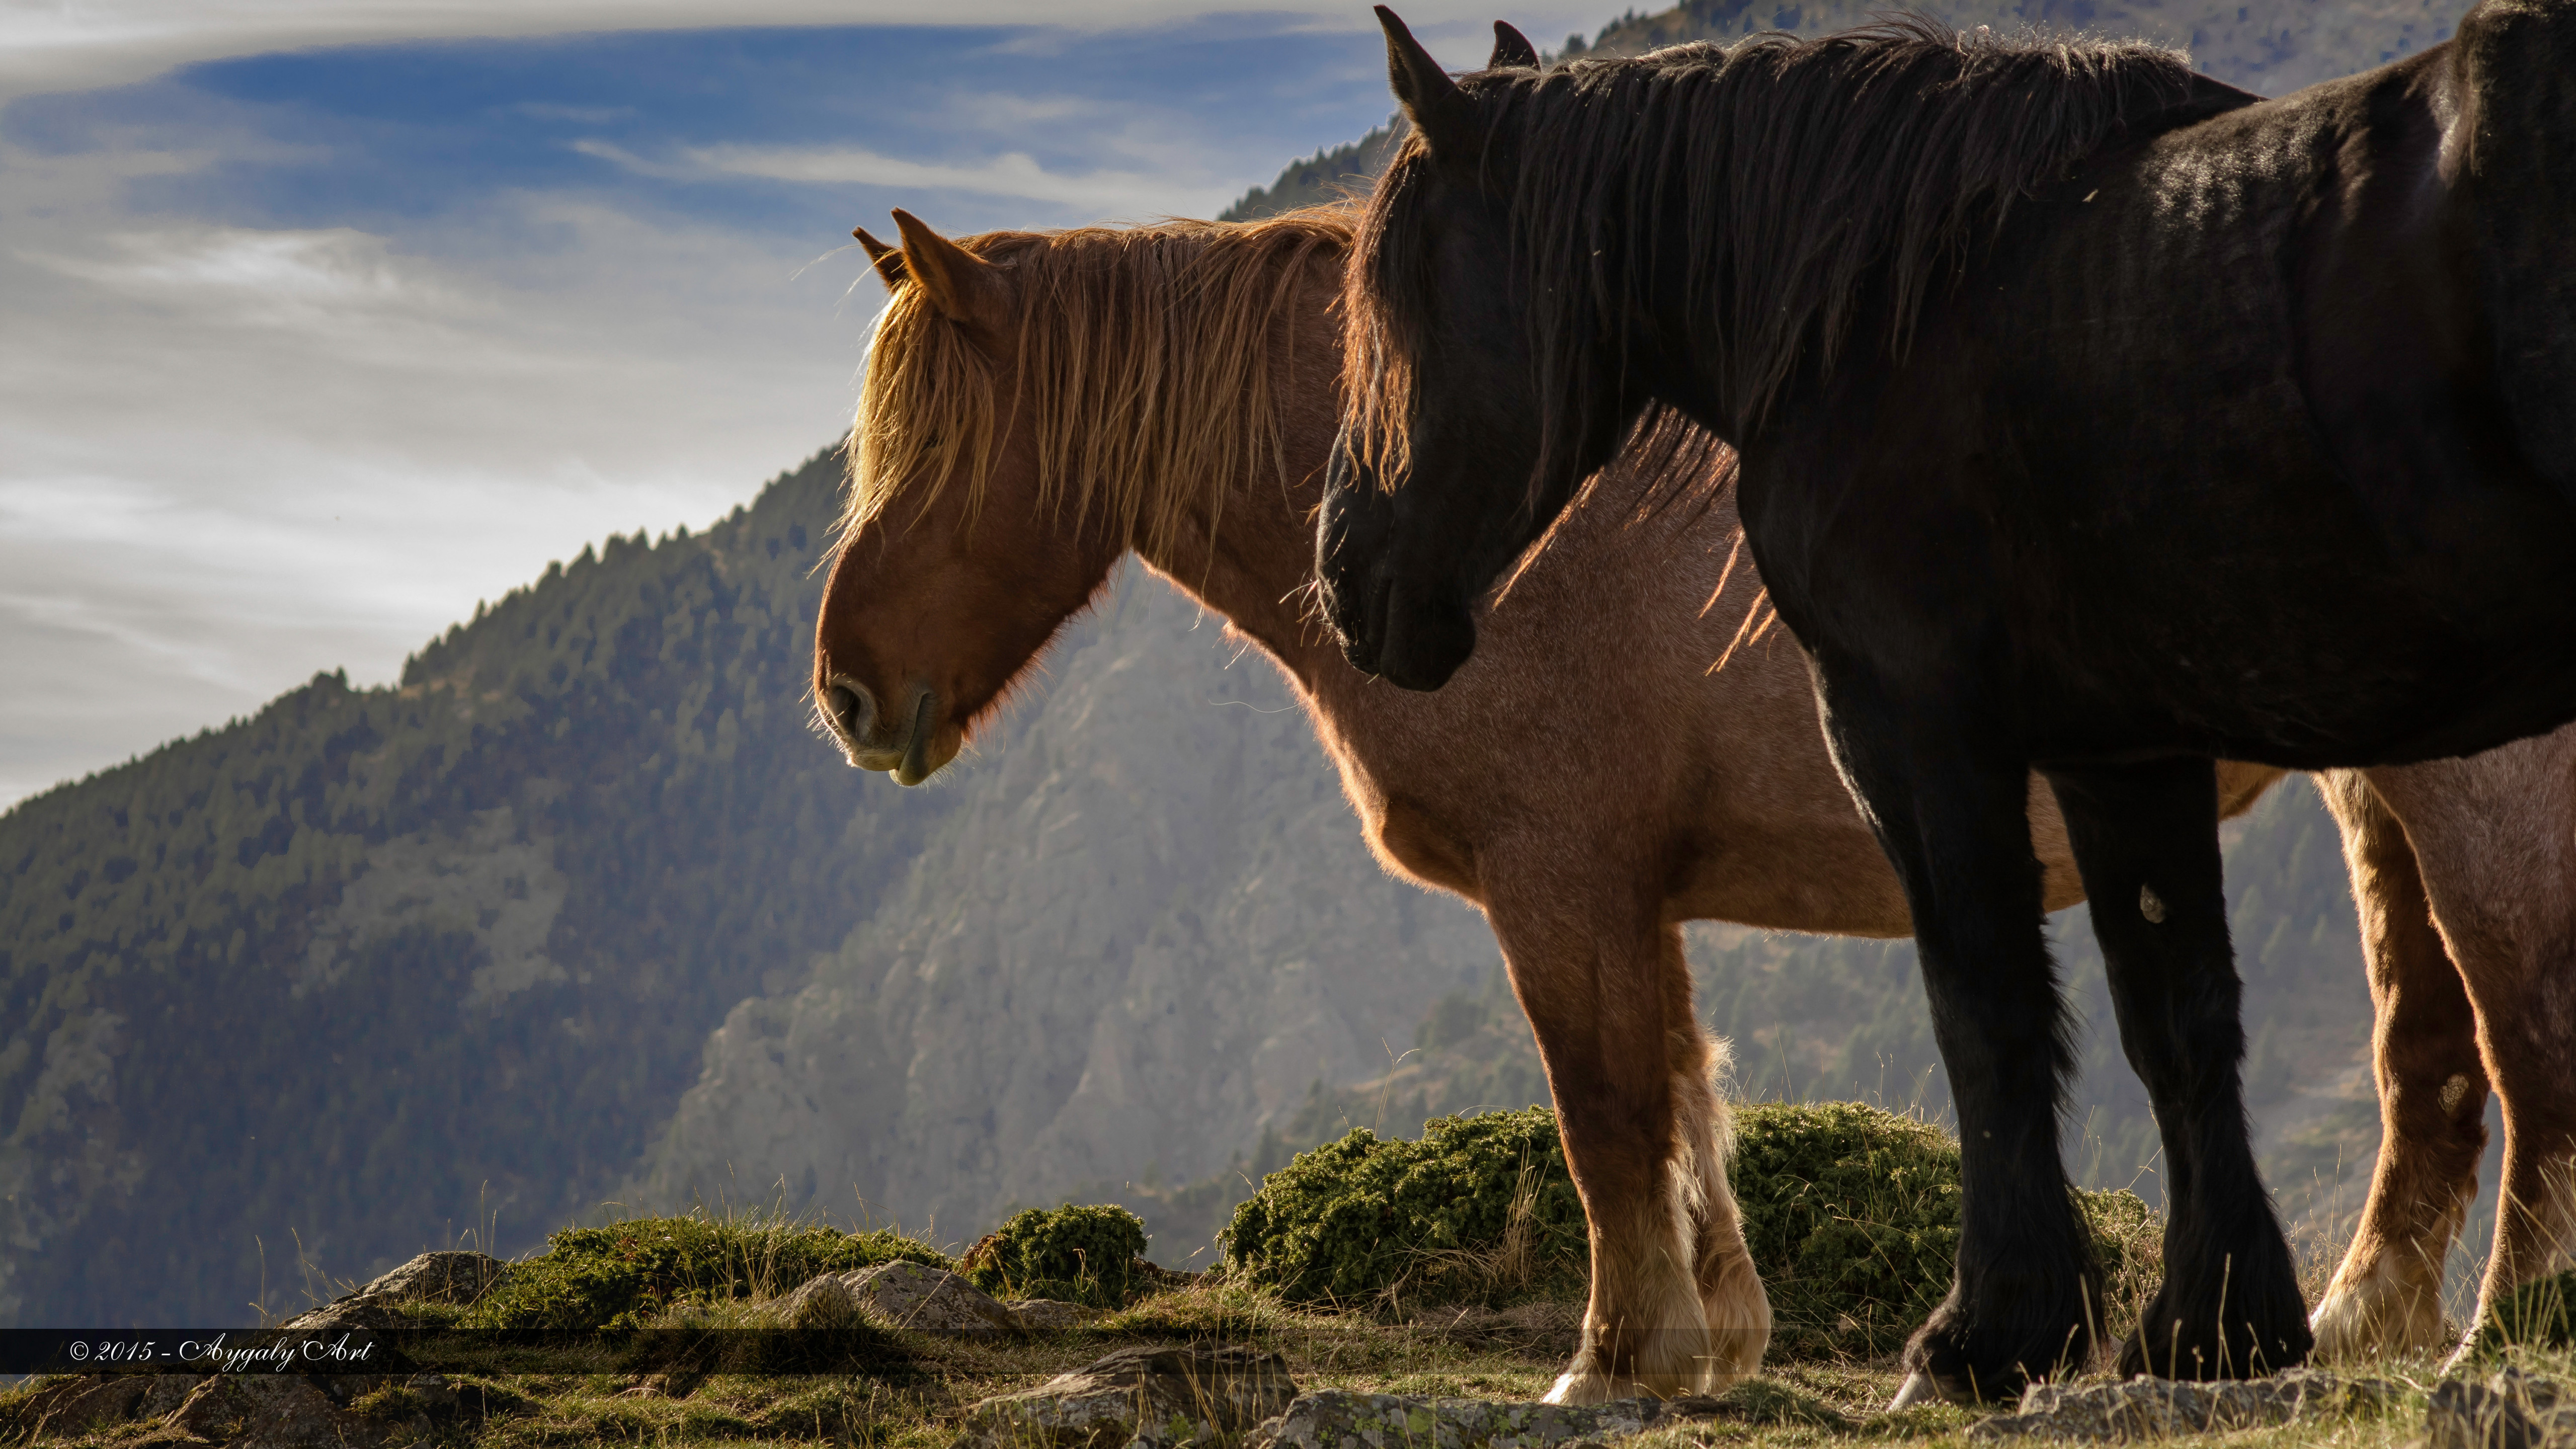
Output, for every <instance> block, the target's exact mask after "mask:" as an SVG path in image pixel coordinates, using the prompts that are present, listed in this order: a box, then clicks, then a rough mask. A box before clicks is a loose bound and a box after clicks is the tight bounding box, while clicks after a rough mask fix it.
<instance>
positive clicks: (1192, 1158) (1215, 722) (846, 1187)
mask: <svg viewBox="0 0 2576 1449" xmlns="http://www.w3.org/2000/svg"><path fill="white" fill-rule="evenodd" d="M1221 625H1222V620H1217V619H1213V618H1210V617H1208V616H1206V615H1203V614H1202V613H1201V612H1200V611H1199V610H1198V609H1197V608H1196V607H1195V606H1194V605H1192V604H1191V603H1190V602H1189V601H1188V600H1186V599H1184V598H1182V597H1181V596H1179V595H1178V594H1176V593H1174V592H1173V591H1172V590H1171V589H1170V588H1168V587H1166V586H1165V585H1164V584H1162V583H1161V582H1160V581H1159V580H1156V579H1154V578H1152V577H1150V576H1148V575H1146V574H1144V573H1143V572H1142V571H1141V570H1137V569H1133V568H1131V569H1129V570H1128V571H1126V572H1125V573H1124V574H1123V575H1122V577H1121V578H1120V580H1119V582H1118V586H1117V589H1116V591H1115V593H1114V594H1113V596H1112V598H1111V600H1110V601H1109V602H1107V603H1106V604H1104V605H1103V606H1102V608H1101V609H1100V610H1099V612H1098V613H1097V614H1096V615H1095V617H1094V618H1093V619H1091V620H1090V621H1087V622H1086V623H1085V624H1084V625H1082V626H1079V627H1078V630H1077V632H1076V634H1075V635H1074V637H1072V638H1069V639H1067V640H1066V641H1064V642H1063V643H1062V644H1060V645H1059V647H1058V649H1057V651H1056V653H1055V655H1054V656H1053V658H1052V660H1051V661H1050V664H1049V666H1048V673H1049V674H1050V676H1051V677H1052V684H1051V687H1050V688H1049V690H1048V691H1047V693H1046V695H1045V696H1044V697H1043V698H1042V699H1041V700H1039V701H1037V702H1036V703H1034V704H1032V705H1030V706H1028V707H1027V708H1026V709H1025V710H1024V711H1023V713H1022V715H1021V717H1020V718H1019V719H1017V720H1015V721H1014V722H1012V724H1011V725H1010V726H1009V727H1008V728H1007V729H1006V730H1004V731H1003V732H1001V733H1000V734H999V735H998V736H997V737H994V738H990V739H988V740H987V741H986V742H985V743H984V744H983V746H982V747H981V752H982V758H979V759H975V760H972V761H966V762H961V763H962V764H963V766H964V768H962V769H959V768H958V767H957V766H952V767H951V769H952V770H956V771H957V778H956V779H955V781H954V782H953V784H951V785H950V787H949V788H950V790H951V792H952V793H953V797H954V799H955V803H954V804H953V805H952V806H951V807H950V809H949V812H948V814H947V816H946V818H945V819H944V820H942V821H941V822H940V824H939V825H938V827H937V828H936V829H935V830H934V831H933V832H932V835H931V838H930V839H929V841H928V843H927V845H926V846H925V847H924V849H923V850H922V852H921V854H920V855H919V856H918V857H917V858H915V860H914V861H913V862H912V865H911V868H910V871H909V874H908V875H907V876H906V878H905V879H904V881H903V883H902V885H901V886H900V888H899V889H897V890H896V891H894V892H893V893H892V894H891V895H890V896H889V897H888V898H887V899H886V901H885V902H884V904H883V905H882V906H880V907H879V909H878V911H877V913H876V914H875V916H874V917H873V918H872V919H870V920H868V921H867V922H865V923H864V924H862V925H860V926H859V927H858V928H857V929H856V930H853V931H852V932H851V933H850V934H849V936H848V937H847V938H845V939H844V940H843V941H842V942H841V943H840V947H839V949H838V950H837V951H836V952H834V953H833V954H831V955H829V956H826V957H823V958H821V959H819V960H817V961H816V962H815V965H814V968H813V971H812V973H811V975H810V976H809V977H808V978H807V979H806V980H805V981H804V982H803V983H802V984H801V985H799V986H797V987H796V988H794V989H792V990H787V991H780V992H775V993H771V994H768V995H765V996H762V997H760V998H756V999H753V1000H749V1001H745V1002H744V1003H743V1004H742V1005H741V1006H739V1007H737V1008H736V1009H735V1011H734V1012H733V1014H732V1015H731V1016H730V1017H729V1018H727V1020H726V1022H725V1024H724V1027H723V1029H722V1030H720V1031H718V1032H717V1033H716V1034H715V1036H714V1037H713V1038H712V1039H711V1040H710V1041H709V1043H708V1047H707V1057H706V1066H705V1072H704V1075H703V1076H702V1078H701V1079H700V1081H699V1083H698V1085H697V1086H695V1087H693V1088H691V1089H690V1091H689V1094H688V1096H687V1098H686V1099H685V1100H684V1101H683V1103H682V1104H681V1107H680V1110H679V1113H678V1115H677V1116H676V1118H675V1119H674V1121H673V1123H672V1125H671V1129H670V1131H669V1133H668V1135H667V1136H666V1137H665V1138H664V1140H663V1141H662V1143H661V1144H660V1145H659V1147H658V1148H657V1150H656V1154H655V1156H654V1158H653V1160H652V1162H651V1163H650V1164H649V1167H648V1170H647V1172H646V1173H645V1174H644V1177H643V1180H642V1181H641V1182H640V1183H639V1184H638V1187H637V1191H636V1197H637V1199H638V1200H640V1201H644V1202H649V1203H653V1204H656V1205H661V1206H678V1205H681V1204H685V1203H687V1202H689V1201H691V1200H693V1199H695V1200H702V1201H714V1200H718V1199H720V1198H730V1199H731V1200H733V1201H742V1200H744V1199H745V1198H759V1199H761V1200H769V1199H770V1198H772V1197H773V1196H776V1195H779V1194H782V1193H783V1195H784V1198H785V1200H786V1201H787V1202H788V1203H789V1204H791V1205H794V1206H799V1207H803V1206H808V1205H811V1206H815V1207H819V1208H821V1209H823V1210H826V1211H830V1212H834V1213H837V1214H844V1215H849V1216H862V1215H865V1214H866V1213H869V1212H874V1213H876V1214H879V1215H882V1216H892V1217H896V1218H899V1219H900V1220H901V1221H902V1222H903V1223H904V1224H905V1225H906V1226H907V1227H915V1228H925V1229H926V1228H928V1227H930V1226H931V1225H932V1224H936V1225H937V1231H938V1233H939V1234H940V1235H941V1236H942V1237H943V1238H944V1237H948V1236H972V1235H973V1234H974V1233H976V1232H980V1231H981V1230H982V1229H983V1228H985V1227H988V1226H990V1225H991V1224H992V1223H993V1222H994V1221H995V1220H996V1219H998V1218H999V1217H1001V1216H1002V1215H1003V1214H1005V1213H1006V1212H1008V1211H1009V1210H1010V1209H1011V1208H1013V1207H1016V1206H1024V1205H1038V1204H1045V1205H1052V1204H1053V1203H1054V1202H1055V1201H1056V1200H1058V1199H1059V1198H1060V1196H1062V1195H1064V1194H1066V1193H1068V1192H1070V1191H1071V1190H1072V1189H1074V1188H1075V1187H1077V1186H1082V1185H1096V1184H1102V1183H1113V1184H1114V1183H1121V1182H1126V1181H1140V1180H1141V1181H1151V1180H1160V1179H1165V1178H1168V1179H1171V1180H1175V1181H1178V1180H1186V1179H1195V1178H1202V1177H1205V1176H1208V1175H1210V1174H1212V1173H1215V1172H1216V1171H1218V1170H1219V1169H1221V1168H1223V1167H1224V1166H1225V1165H1226V1163H1227V1161H1228V1158H1229V1155H1230V1154H1232V1153H1234V1152H1236V1151H1237V1150H1239V1149H1241V1148H1244V1147H1246V1146H1248V1145H1250V1144H1252V1143H1254V1142H1256V1141H1257V1140H1258V1139H1259V1138H1260V1136H1261V1134H1262V1131H1263V1129H1264V1128H1265V1126H1269V1125H1273V1124H1276V1123H1278V1122H1279V1121H1280V1120H1281V1119H1283V1118H1285V1117H1287V1116H1288V1115H1290V1114H1291V1113H1293V1112H1294V1110H1295V1109H1296V1108H1297V1107H1298V1106H1299V1105H1300V1104H1301V1103H1302V1102H1303V1101H1304V1100H1305V1099H1306V1098H1307V1097H1308V1095H1309V1094H1310V1092H1311V1091H1312V1090H1313V1089H1314V1087H1315V1086H1316V1084H1317V1083H1319V1082H1321V1083H1336V1084H1337V1083H1344V1082H1351V1081H1357V1080H1360V1079H1362V1078H1366V1077H1369V1076H1372V1075H1375V1074H1377V1073H1379V1072H1382V1071H1384V1070H1386V1068H1387V1067H1388V1066H1389V1065H1390V1064H1391V1063H1392V1061H1393V1059H1394V1057H1395V1056H1396V1055H1397V1054H1398V1053H1401V1052H1402V1051H1403V1050H1405V1048H1406V1047H1407V1046H1408V1045H1409V1044H1410V1039H1411V1036H1412V1034H1413V1028H1414V1026H1415V1024H1416V1023H1417V1022H1418V1021H1420V1020H1421V1019H1422V1017H1423V1015H1424V1013H1425V1012H1426V1011H1427V1010H1429V1009H1430V1007H1431V1005H1432V1003H1433V1001H1434V1000H1435V999H1437V998H1438V997H1439V996H1440V995H1441V994H1442V993H1444V992H1447V991H1450V990H1453V989H1456V988H1459V987H1462V986H1472V985H1479V984H1481V983H1483V982H1484V981H1486V980H1487V979H1488V978H1489V977H1491V976H1492V974H1493V972H1494V969H1495V967H1496V965H1497V964H1498V962H1499V959H1500V958H1499V955H1498V953H1497V951H1496V949H1495V947H1494V943H1493V937H1492V935H1491V934H1490V933H1489V932H1488V931H1487V930H1486V929H1485V925H1484V919H1483V917H1482V916H1480V915H1478V914H1477V913H1476V912H1475V911H1473V910H1471V909H1469V908H1468V907H1467V906H1466V905H1464V904H1463V903H1461V902H1459V901H1458V900H1456V899H1455V898H1453V897H1448V896H1435V895H1430V894H1427V893H1424V892H1421V891H1418V890H1416V889H1414V888H1413V887H1411V886H1408V885H1403V884H1400V883H1398V882H1396V881H1395V880H1393V879H1391V878H1390V877H1388V876H1387V875H1386V874H1385V872H1383V871H1382V870H1380V869H1379V868H1378V866H1377V863H1376V861H1375V860H1374V859H1373V858H1372V857H1371V856H1370V854H1369V852H1368V849H1367V847H1366V845H1365V844H1364V843H1363V842H1362V841H1361V839H1360V835H1359V831H1358V828H1357V824H1356V821H1355V820H1354V819H1353V817H1352V815H1351V811H1350V807H1349V806H1348V805H1347V804H1345V803H1344V802H1343V799H1342V793H1341V785H1340V781H1339V780H1338V778H1337V777H1336V776H1335V775H1334V773H1333V771H1332V769H1331V767H1330V766H1329V765H1327V764H1326V763H1325V760H1324V758H1323V754H1322V751H1321V749H1320V748H1319V747H1318V745H1317V744H1316V742H1315V737H1314V733H1313V730H1312V729H1311V727H1310V726H1309V725H1308V724H1307V722H1306V718H1305V715H1304V714H1303V712H1302V711H1301V710H1299V708H1298V707H1297V703H1296V700H1295V699H1294V697H1293V696H1292V695H1291V694H1290V692H1289V690H1288V688H1287V686H1286V683H1285V681H1284V680H1283V679H1282V678H1281V676H1280V675H1279V673H1278V672H1277V671H1276V670H1275V669H1273V668H1272V667H1271V666H1270V665H1269V664H1268V663H1267V661H1266V660H1263V659H1261V658H1259V657H1257V656H1256V657H1253V658H1242V657H1241V656H1242V655H1243V653H1244V647H1245V646H1244V644H1243V641H1241V640H1240V639H1230V638H1228V637H1227V635H1226V631H1225V630H1224V629H1223V628H1222V627H1221ZM844 788H846V789H850V790H853V791H862V792H865V793H867V794H869V795H872V796H873V795H884V794H889V793H894V792H896V791H897V788H898V787H896V786H895V785H893V784H892V783H891V782H888V781H885V780H881V779H876V778H865V779H854V780H852V781H851V782H850V783H849V784H847V785H845V786H844ZM1522 1034H1523V1035H1524V1036H1526V1035H1527V1028H1525V1027H1524V1028H1522ZM1542 1090H1543V1089H1542ZM1525 1100H1526V1099H1524V1101H1516V1102H1513V1103H1510V1104H1509V1105H1515V1106H1517V1105H1524V1104H1525ZM1416 1121H1417V1123H1418V1121H1419V1119H1418V1118H1417V1119H1416ZM854 1194H855V1196H854ZM1149 1225H1151V1226H1154V1227H1156V1228H1157V1229H1158V1231H1157V1235H1156V1247H1157V1251H1169V1250H1170V1249H1171V1247H1172V1246H1173V1241H1172V1235H1171V1234H1170V1233H1169V1232H1166V1231H1161V1229H1163V1228H1164V1227H1165V1226H1166V1225H1164V1224H1160V1223H1153V1224H1149ZM1194 1246H1196V1244H1186V1245H1182V1247H1181V1251H1180V1254H1179V1256H1186V1254H1187V1252H1188V1250H1189V1248H1190V1247H1194Z"/></svg>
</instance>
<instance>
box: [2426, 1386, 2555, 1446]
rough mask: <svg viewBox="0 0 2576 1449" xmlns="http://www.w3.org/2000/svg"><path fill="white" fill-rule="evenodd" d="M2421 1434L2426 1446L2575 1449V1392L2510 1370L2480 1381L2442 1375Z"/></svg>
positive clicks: (2428, 1407)
mask: <svg viewBox="0 0 2576 1449" xmlns="http://www.w3.org/2000/svg"><path fill="white" fill-rule="evenodd" d="M2424 1434H2425V1440H2426V1449H2576V1394H2570V1393H2567V1392H2565V1391H2564V1390H2562V1389H2560V1388H2559V1386H2558V1385H2556V1384H2554V1383H2551V1382H2550V1381H2549V1380H2547V1379H2544V1378H2535V1377H2533V1376H2532V1375H2530V1374H2526V1373H2524V1372H2522V1371H2521V1370H2520V1369H2515V1368H2507V1369H2505V1370H2504V1371H2503V1372H2501V1373H2498V1374H2496V1375H2495V1376H2494V1377H2492V1378H2490V1379H2488V1380H2487V1381H2486V1382H2485V1383H2483V1384H2473V1383H2468V1382H2466V1381H2464V1380H2461V1379H2445V1380H2443V1381H2442V1382H2441V1383H2440V1384H2439V1385H2437V1386H2436V1387H2435V1388H2434V1390H2433V1402H2432V1403H2431V1404H2430V1405H2428V1406H2427V1407H2426V1409H2425V1412H2424Z"/></svg>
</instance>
